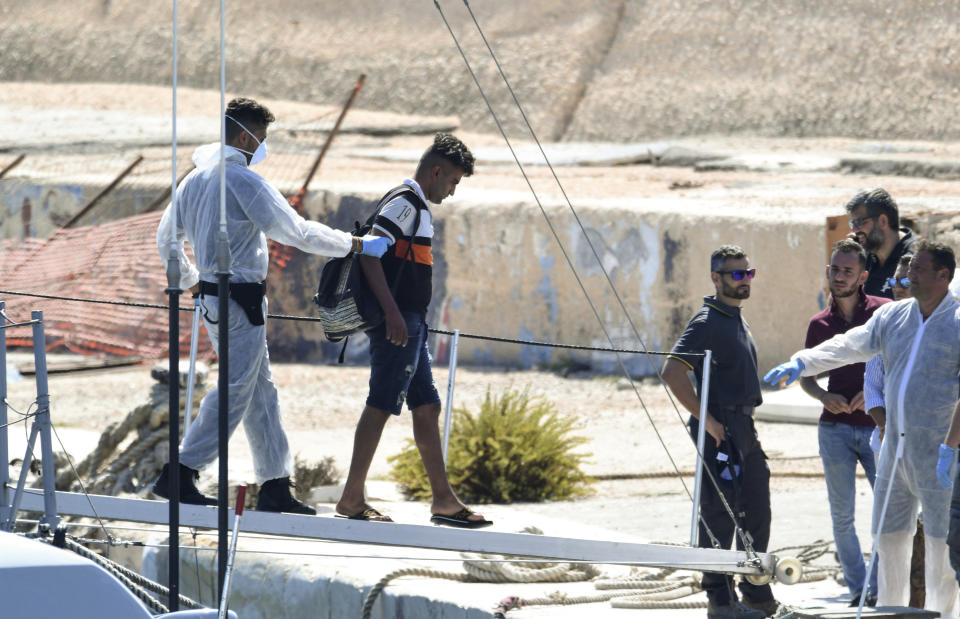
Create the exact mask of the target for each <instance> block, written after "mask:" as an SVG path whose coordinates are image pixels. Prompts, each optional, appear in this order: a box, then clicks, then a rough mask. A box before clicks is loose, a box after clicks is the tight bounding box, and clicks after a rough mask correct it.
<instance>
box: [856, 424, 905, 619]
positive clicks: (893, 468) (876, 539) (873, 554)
mask: <svg viewBox="0 0 960 619" xmlns="http://www.w3.org/2000/svg"><path fill="white" fill-rule="evenodd" d="M901 410H902V409H901ZM899 430H900V436H898V437H897V438H898V439H899V440H898V441H897V449H896V451H894V452H893V453H894V455H893V464H891V465H890V482H889V483H888V485H887V493H886V495H884V497H883V507H882V508H880V519H879V520H878V521H877V532H876V533H875V534H874V536H873V548H872V549H871V551H870V564H869V565H868V566H867V577H866V580H865V581H864V583H863V590H862V591H861V592H860V601H859V602H858V603H857V619H860V615H861V614H863V605H864V603H865V602H866V601H867V583H869V582H870V575H871V574H873V569H874V566H875V564H876V562H877V546H878V545H879V544H880V535H881V532H882V531H883V521H884V520H886V519H887V506H888V505H890V495H891V494H892V492H891V491H892V490H893V478H894V475H896V472H897V465H898V464H900V459H901V458H903V440H904V439H903V434H904V432H903V426H902V425H901V426H900V428H899ZM881 449H882V448H881Z"/></svg>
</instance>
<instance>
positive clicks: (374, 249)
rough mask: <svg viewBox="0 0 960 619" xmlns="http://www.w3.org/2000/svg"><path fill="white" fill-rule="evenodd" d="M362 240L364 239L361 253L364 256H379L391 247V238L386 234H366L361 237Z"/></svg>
mask: <svg viewBox="0 0 960 619" xmlns="http://www.w3.org/2000/svg"><path fill="white" fill-rule="evenodd" d="M360 240H361V241H363V249H362V250H360V253H361V254H363V255H364V256H372V257H374V258H379V257H380V256H382V255H383V254H385V253H387V249H389V248H390V239H388V238H387V237H385V236H374V235H373V234H364V235H363V236H362V237H360Z"/></svg>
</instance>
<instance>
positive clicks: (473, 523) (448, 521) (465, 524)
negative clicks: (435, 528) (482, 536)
mask: <svg viewBox="0 0 960 619" xmlns="http://www.w3.org/2000/svg"><path fill="white" fill-rule="evenodd" d="M474 513H475V512H474V511H473V510H471V509H470V508H469V507H464V508H463V509H461V510H460V511H458V512H457V513H455V514H451V515H450V516H445V515H443V514H434V515H432V516H430V522H432V523H433V524H438V525H440V524H442V525H446V526H450V527H461V528H464V529H479V528H480V527H489V526H490V525H491V524H493V521H492V520H470V516H472V515H473V514H474Z"/></svg>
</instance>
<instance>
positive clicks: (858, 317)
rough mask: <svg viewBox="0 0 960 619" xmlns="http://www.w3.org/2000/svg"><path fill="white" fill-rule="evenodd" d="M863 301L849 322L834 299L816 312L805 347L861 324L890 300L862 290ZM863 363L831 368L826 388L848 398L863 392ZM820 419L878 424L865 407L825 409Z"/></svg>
mask: <svg viewBox="0 0 960 619" xmlns="http://www.w3.org/2000/svg"><path fill="white" fill-rule="evenodd" d="M859 294H860V302H859V303H857V307H856V309H855V310H854V314H853V320H851V321H850V322H847V321H846V320H844V318H843V316H842V315H841V314H840V312H839V311H837V308H836V305H835V304H834V303H833V302H832V301H831V303H830V306H829V307H827V308H826V309H824V310H823V311H822V312H820V313H818V314H816V315H814V317H813V318H811V319H810V325H809V326H808V327H807V339H806V342H804V348H813V347H814V346H816V345H817V344H820V343H822V342H826V341H827V340H829V339H830V338H832V337H833V336H834V335H837V334H839V333H846V332H847V331H849V330H850V329H852V328H853V327H859V326H860V325H862V324H865V323H866V322H867V320H869V319H870V317H871V316H873V312H875V311H876V309H877V308H878V307H880V306H881V305H883V304H884V303H889V302H890V299H885V298H883V297H875V296H871V295H866V294H864V293H863V292H862V291H861V292H860V293H859ZM865 365H866V364H864V363H851V364H850V365H845V366H843V367H840V368H837V369H835V370H830V374H829V376H830V378H829V379H828V380H827V391H829V392H830V393H837V394H839V395H842V396H843V397H845V398H847V399H848V400H849V399H851V398H853V396H855V395H857V394H858V393H860V392H861V391H863V371H864V366H865ZM820 421H834V422H839V423H848V424H850V425H852V426H867V427H871V428H872V427H873V426H875V425H876V424H875V423H874V421H873V418H872V417H870V415H868V414H867V413H866V412H865V411H863V410H856V411H854V412H853V413H851V414H849V415H837V414H835V413H831V412H830V411H828V410H827V409H826V408H824V409H823V411H822V412H821V413H820Z"/></svg>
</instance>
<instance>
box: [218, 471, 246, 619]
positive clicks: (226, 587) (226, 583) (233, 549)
mask: <svg viewBox="0 0 960 619" xmlns="http://www.w3.org/2000/svg"><path fill="white" fill-rule="evenodd" d="M246 498H247V486H246V484H242V485H240V486H238V487H237V506H236V508H235V509H234V511H233V513H234V516H233V535H232V537H231V541H230V556H229V557H228V558H227V571H226V574H224V578H223V595H222V596H221V597H220V612H219V614H218V615H217V618H218V619H225V617H226V616H227V601H228V600H229V599H230V577H231V576H232V575H233V560H234V559H235V558H236V556H237V536H238V535H239V534H240V516H242V515H243V501H244V500H245V499H246Z"/></svg>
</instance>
